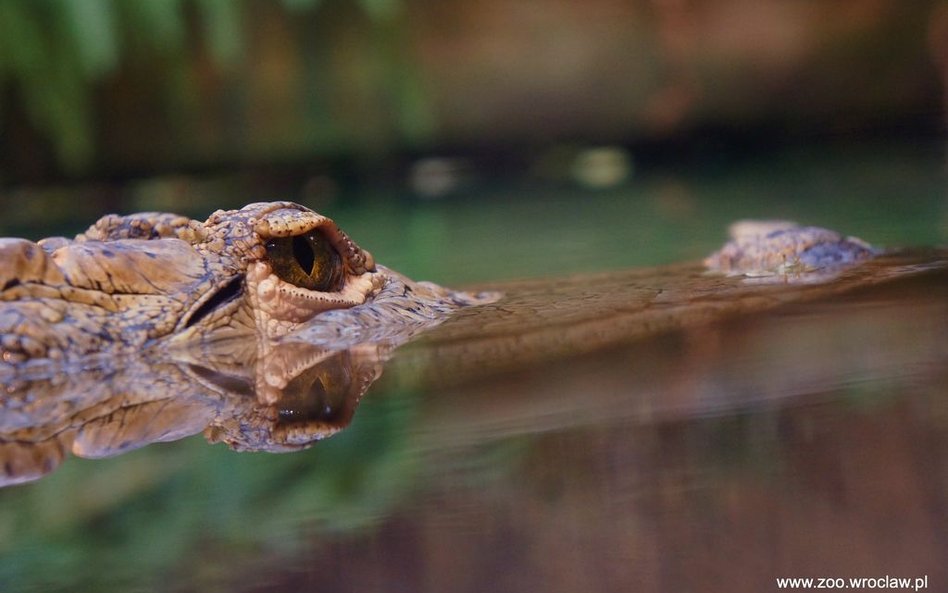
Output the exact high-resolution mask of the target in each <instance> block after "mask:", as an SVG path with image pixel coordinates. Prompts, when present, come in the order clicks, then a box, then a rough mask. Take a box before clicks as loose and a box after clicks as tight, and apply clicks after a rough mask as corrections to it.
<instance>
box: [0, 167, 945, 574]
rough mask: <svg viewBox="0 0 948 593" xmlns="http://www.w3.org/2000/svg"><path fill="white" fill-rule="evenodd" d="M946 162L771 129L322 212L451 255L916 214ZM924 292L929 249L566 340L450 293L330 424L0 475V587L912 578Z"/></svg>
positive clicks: (856, 224) (921, 472)
mask: <svg viewBox="0 0 948 593" xmlns="http://www.w3.org/2000/svg"><path fill="white" fill-rule="evenodd" d="M944 182H945V179H944V173H943V168H942V165H941V161H940V160H939V159H938V158H933V157H930V156H925V155H919V154H918V153H917V152H914V151H895V152H887V151H876V152H869V153H867V154H852V153H847V154H845V155H837V158H828V157H827V158H811V157H808V156H807V155H785V156H784V157H782V158H780V159H776V160H772V161H764V160H762V161H761V162H759V163H754V164H751V165H746V164H745V165H742V166H741V167H737V168H734V169H725V170H724V171H717V172H713V174H709V173H708V172H701V173H674V172H671V173H668V174H665V175H661V176H659V175H652V176H649V177H647V178H642V179H640V180H638V181H637V182H635V183H633V185H632V186H629V187H624V188H621V189H616V190H610V191H609V192H605V193H593V192H587V191H579V190H575V191H574V190H567V189H564V188H558V189H556V190H555V191H552V190H551V191H545V190H537V189H535V188H520V187H501V188H495V189H485V190H484V192H483V194H481V195H478V196H476V197H475V196H467V197H461V198H458V199H456V200H454V201H445V202H439V203H433V204H432V203H424V204H414V205H411V206H405V205H404V204H403V205H402V207H398V208H396V207H394V206H391V205H389V202H379V201H377V200H376V199H374V198H372V197H369V196H367V197H365V198H364V200H363V201H362V202H361V203H359V204H356V205H350V206H344V205H339V206H336V207H334V208H331V209H330V211H329V212H328V213H329V214H330V215H332V216H334V217H335V218H336V219H337V221H338V222H339V223H340V224H341V225H342V226H343V228H345V229H346V230H347V231H349V232H350V234H352V235H353V236H354V237H355V238H356V240H357V241H359V242H360V243H361V244H363V245H364V246H366V247H368V248H370V249H371V250H372V251H373V252H374V253H375V255H376V257H377V258H378V259H379V261H382V262H383V263H386V264H387V265H389V266H391V267H393V268H396V269H400V270H402V271H404V272H406V273H408V274H409V275H411V276H414V277H416V278H430V279H433V280H437V281H441V282H445V283H460V284H465V283H479V282H485V281H493V280H500V279H512V278H522V277H539V276H548V275H565V274H572V273H576V272H597V271H604V270H612V269H618V268H624V267H640V266H653V265H658V264H668V263H672V262H678V261H689V260H696V259H698V258H700V257H701V256H703V255H704V254H706V253H707V252H709V251H711V250H712V249H714V248H715V247H717V246H718V245H719V244H720V243H721V241H722V240H723V232H724V228H725V226H726V223H727V222H729V221H730V220H733V219H736V218H742V217H748V216H766V217H775V216H780V217H787V218H795V219H798V220H800V221H801V222H805V223H812V224H821V225H824V226H830V227H833V228H837V229H838V230H840V231H842V232H845V233H852V234H856V235H859V236H861V237H863V238H865V239H867V240H870V241H872V242H874V243H880V244H888V245H895V244H937V243H943V242H945V239H946V236H948V233H946V223H945V221H946V202H945V196H944V188H945V186H944ZM243 201H245V200H243ZM85 222H89V221H76V227H75V228H74V229H73V230H77V229H78V228H81V227H82V226H84V223H85ZM33 232H35V233H36V235H35V236H39V235H41V234H45V231H44V230H43V229H34V230H33ZM19 234H28V233H19ZM35 236H34V238H35ZM607 276H610V277H611V276H612V275H611V274H608V275H607ZM613 288H614V287H610V290H612V289H613ZM603 294H610V293H609V292H608V291H603ZM946 297H948V278H946V274H945V272H944V271H943V270H941V271H939V270H937V269H936V270H934V271H931V272H929V273H925V274H918V275H914V276H912V277H911V278H907V279H904V280H900V281H898V282H893V283H886V284H880V285H876V286H870V287H865V288H861V289H857V290H850V291H845V292H843V293H837V294H829V293H827V294H821V295H817V297H815V298H813V299H795V301H794V302H792V303H788V304H786V305H782V306H779V307H769V306H768V307H763V308H756V309H755V311H754V312H750V311H747V312H744V313H741V312H740V311H736V312H735V313H738V314H735V315H732V316H727V317H726V318H721V319H717V320H715V321H713V322H710V323H704V322H702V323H688V324H685V326H683V327H677V326H675V325H674V324H672V325H668V326H662V327H660V328H658V329H661V330H663V331H660V332H657V333H655V334H654V335H653V334H651V333H650V334H648V335H646V336H643V335H630V336H627V337H625V338H623V337H621V336H620V337H617V338H615V339H611V338H610V339H608V340H604V341H602V342H601V343H600V345H599V346H597V347H594V348H584V347H582V346H583V345H586V344H591V343H593V342H595V340H596V336H597V335H598V336H599V337H602V331H604V330H603V329H602V328H596V327H595V326H590V327H592V330H591V331H592V332H593V333H590V334H587V335H586V337H585V338H583V339H582V340H581V343H580V344H578V346H579V347H577V348H575V349H571V350H565V351H564V350H558V349H557V348H555V347H554V346H555V344H556V341H555V339H554V338H553V337H550V336H547V337H544V339H542V340H537V341H535V343H534V344H533V345H531V344H526V345H523V344H522V345H523V346H524V347H523V348H521V350H520V351H521V352H527V353H528V354H529V352H530V351H529V350H528V348H534V350H533V351H536V348H537V346H536V344H545V345H547V346H549V348H548V350H547V352H546V354H545V355H543V356H534V357H530V356H523V357H522V358H518V357H517V356H514V355H513V354H511V353H513V352H516V349H511V346H510V345H511V343H512V342H511V341H510V340H509V339H508V340H507V341H505V342H503V344H505V345H504V346H503V348H506V350H496V351H499V352H501V353H502V356H494V357H493V358H490V357H488V358H487V359H485V361H484V362H481V363H476V364H472V363H471V360H472V358H471V357H470V356H464V354H463V352H464V350H463V349H462V350H460V352H462V354H459V353H458V352H459V351H458V350H452V349H451V348H452V346H456V345H457V343H458V338H457V336H458V335H459V334H461V335H463V334H464V332H465V331H467V330H464V329H463V328H464V326H463V325H461V328H462V329H461V330H459V329H458V325H459V324H462V323H468V324H470V323H471V321H470V320H468V321H466V322H465V321H464V320H463V319H459V320H458V321H456V322H452V323H451V324H446V325H445V326H443V327H442V328H440V329H439V330H438V331H437V332H433V333H432V334H431V335H430V336H428V337H425V338H423V339H422V340H420V341H419V342H417V343H414V344H410V345H408V346H407V347H404V348H401V349H399V350H398V351H396V352H395V354H394V356H393V358H392V359H391V360H389V361H388V363H387V366H386V368H385V371H384V373H383V374H382V376H381V378H379V380H378V381H376V382H375V383H374V384H373V385H372V386H371V387H369V389H368V391H367V392H366V393H365V394H364V395H362V396H361V401H360V402H359V406H358V409H357V410H354V413H353V414H352V415H351V418H347V419H346V421H347V423H348V422H349V421H351V423H349V425H348V428H346V429H345V430H343V431H341V432H339V433H338V434H336V435H335V436H333V437H332V438H330V439H328V440H325V441H324V442H321V443H319V444H318V445H317V446H315V447H313V448H311V449H308V450H306V451H303V452H296V453H292V454H287V455H273V454H269V453H235V452H232V451H231V450H229V449H227V448H226V447H224V446H223V445H214V446H210V445H208V444H207V442H206V441H205V440H204V439H203V438H202V437H200V436H197V437H194V438H187V439H184V440H178V441H174V442H168V443H159V444H153V445H149V446H147V447H143V448H140V449H137V450H134V451H132V452H128V453H125V454H123V455H121V456H116V457H111V458H108V459H93V460H89V459H80V458H75V457H72V458H69V459H67V460H65V461H64V462H63V463H62V465H61V466H60V467H59V468H58V469H56V471H54V472H52V473H51V474H50V475H49V476H48V477H46V478H43V479H42V480H39V481H35V482H32V483H29V484H24V485H19V486H14V487H11V488H6V489H3V490H0V590H3V591H56V590H63V591H67V590H68V591H74V590H101V591H109V590H115V591H128V590H176V591H177V590H180V591H192V590H194V591H196V590H209V589H210V590H216V589H220V590H228V591H231V590H243V591H270V590H274V591H275V590H287V589H290V590H292V589H303V590H307V589H308V590H326V591H364V590H367V589H368V590H379V591H393V590H412V591H419V590H420V591H444V590H458V591H481V590H494V591H521V590H530V591H535V590H549V591H577V590H606V591H625V590H642V591H667V590H676V591H720V590H729V591H767V590H776V586H775V581H774V579H776V578H777V577H783V576H789V577H794V576H827V577H842V578H849V577H860V576H867V577H868V576H884V575H886V574H888V575H893V576H904V577H918V576H923V575H927V576H928V577H929V583H930V590H939V588H943V587H944V586H945V583H946V582H948V581H946V579H948V573H946V570H945V568H944V562H943V559H944V558H945V557H948V539H946V534H948V465H946V463H945V459H946V458H948V457H946V455H948V393H946V386H948V376H946V372H945V369H946V368H948V365H946V364H945V363H946V358H948V341H946V340H948V337H946V336H948V298H946ZM778 304H779V303H778ZM570 315H576V309H575V307H573V308H567V309H566V310H564V311H563V312H562V317H569V316H570ZM553 316H554V317H555V316H556V315H553ZM580 317H582V316H581V315H580ZM607 326H608V324H607ZM564 327H566V326H564ZM570 327H574V325H570ZM541 329H542V328H541ZM462 330H463V331H462ZM595 332H600V333H599V334H597V333H595ZM498 334H500V335H501V337H504V336H507V337H508V338H509V337H510V336H511V335H512V336H513V338H512V339H513V340H514V342H513V343H514V344H515V343H516V340H517V334H516V333H513V334H512V333H511V332H509V331H507V330H504V331H502V332H498ZM551 335H552V334H551ZM481 346H483V345H481ZM478 351H479V352H484V351H489V345H488V347H487V349H486V350H485V348H484V347H480V348H479V350H478ZM488 361H490V362H488ZM502 363H503V364H502ZM479 365H481V366H479ZM5 420H6V419H5ZM200 428H201V427H200V426H198V428H197V430H196V432H199V431H200Z"/></svg>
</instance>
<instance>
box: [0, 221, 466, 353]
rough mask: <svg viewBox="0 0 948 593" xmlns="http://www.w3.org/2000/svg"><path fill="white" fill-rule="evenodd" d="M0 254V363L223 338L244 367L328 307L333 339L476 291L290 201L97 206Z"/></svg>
mask: <svg viewBox="0 0 948 593" xmlns="http://www.w3.org/2000/svg"><path fill="white" fill-rule="evenodd" d="M0 261H2V262H3V266H0V334H2V341H0V367H2V366H3V365H4V363H5V365H6V366H7V367H14V368H18V367H22V366H23V365H24V364H28V363H31V362H32V361H37V360H41V361H60V360H69V359H76V358H80V357H85V358H87V357H89V356H91V355H97V354H103V355H105V356H112V355H114V354H115V353H116V352H117V351H122V350H124V351H131V352H140V351H142V350H150V349H164V350H167V349H176V350H188V349H191V350H193V349H194V348H195V346H196V345H198V346H200V347H201V348H203V349H205V350H206V349H207V347H208V345H215V344H222V343H226V344H228V345H229V346H228V349H224V350H223V351H224V352H225V354H224V356H225V357H230V358H232V359H233V362H234V363H235V364H246V361H249V360H252V358H253V357H254V356H256V355H258V354H259V353H260V351H261V348H264V349H265V346H266V344H268V343H270V342H272V341H273V340H277V339H280V338H283V337H285V336H287V335H288V334H290V333H291V332H293V331H295V330H297V329H299V328H301V327H303V326H306V325H307V324H309V322H312V321H313V320H314V318H317V317H322V316H324V315H326V314H328V313H332V312H340V311H345V312H347V314H348V315H349V317H345V316H344V317H340V316H339V315H335V316H328V317H326V319H327V323H328V322H329V321H331V322H332V323H329V325H328V327H329V328H330V329H329V330H328V331H329V333H328V334H326V333H325V332H324V336H325V335H328V338H326V339H328V340H332V339H334V337H335V336H341V335H342V334H345V333H347V332H348V333H349V334H351V329H352V327H354V326H355V327H358V326H359V324H362V326H365V325H371V326H372V327H375V328H386V327H392V326H404V325H405V323H404V322H406V321H414V322H416V323H415V326H418V325H419V324H423V323H428V322H435V321H437V320H439V319H440V318H442V317H443V316H444V315H443V314H444V313H446V312H449V311H450V310H453V309H454V308H456V307H457V306H460V305H463V304H469V303H473V302H476V299H473V298H471V299H466V298H465V295H463V293H455V292H452V291H449V290H446V289H443V288H441V287H437V286H435V285H431V284H427V283H414V282H412V281H410V280H408V279H407V278H404V277H403V276H401V275H399V274H397V273H395V272H393V271H391V270H388V269H386V268H384V267H382V266H377V265H376V264H375V261H374V259H373V258H372V255H371V254H369V252H368V251H366V250H364V249H362V248H360V247H359V246H358V245H356V244H355V243H354V242H353V241H352V240H351V239H350V238H349V237H348V236H347V235H346V234H345V233H344V232H342V231H341V230H340V229H339V228H338V227H337V226H336V224H335V223H334V222H333V221H332V220H330V219H329V218H326V217H325V216H321V215H319V214H317V213H315V212H313V211H312V210H309V209H308V208H305V207H303V206H300V205H298V204H294V203H291V202H272V203H256V204H250V205H248V206H246V207H244V208H241V209H240V210H228V211H223V210H222V211H218V212H215V213H214V214H212V215H211V216H210V218H208V219H207V221H205V222H199V221H195V220H192V219H189V218H186V217H182V216H176V215H173V214H159V213H142V214H135V215H130V216H115V215H112V216H106V217H104V218H102V219H100V220H99V221H98V222H96V223H95V224H94V225H93V226H91V227H90V228H89V229H88V230H87V231H86V232H85V233H83V234H81V235H78V236H77V237H76V238H75V239H74V240H67V239H63V238H51V239H44V240H42V241H40V242H39V243H32V242H30V241H26V240H24V239H0ZM419 311H420V312H421V313H422V314H421V315H419V314H418V313H419ZM333 324H334V325H333ZM324 345H325V346H327V347H332V346H334V344H331V343H325V344H324ZM347 346H349V344H343V345H340V347H347ZM0 370H2V368H0Z"/></svg>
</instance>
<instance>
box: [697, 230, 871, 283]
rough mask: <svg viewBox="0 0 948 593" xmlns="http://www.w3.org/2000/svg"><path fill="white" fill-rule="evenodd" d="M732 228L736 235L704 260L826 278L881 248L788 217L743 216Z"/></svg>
mask: <svg viewBox="0 0 948 593" xmlns="http://www.w3.org/2000/svg"><path fill="white" fill-rule="evenodd" d="M729 232H730V235H731V240H730V241H729V242H728V243H727V244H725V245H724V247H722V248H721V249H720V250H718V251H716V252H714V253H712V254H711V255H709V256H708V257H707V258H705V260H704V264H705V265H706V266H707V267H708V268H709V269H710V270H714V271H718V272H723V273H725V274H728V275H740V276H749V277H778V278H789V279H801V280H804V281H807V280H808V279H809V280H811V279H814V278H815V279H825V278H826V277H827V276H829V275H832V274H833V273H835V272H838V271H840V270H843V269H845V268H847V267H850V266H852V265H854V264H857V263H859V262H861V261H865V260H867V259H869V258H871V257H873V256H875V255H879V254H880V253H882V251H881V250H880V249H877V248H875V247H873V246H871V245H869V244H868V243H866V242H865V241H863V240H862V239H858V238H856V237H844V236H843V235H840V234H839V233H837V232H835V231H831V230H829V229H824V228H820V227H814V226H800V225H798V224H796V223H795V222H790V221H786V220H742V221H738V222H735V223H734V224H732V225H731V227H730V229H729ZM807 276H809V278H807Z"/></svg>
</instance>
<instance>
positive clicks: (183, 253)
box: [0, 202, 946, 485]
mask: <svg viewBox="0 0 948 593" xmlns="http://www.w3.org/2000/svg"><path fill="white" fill-rule="evenodd" d="M731 234H732V240H731V241H730V242H729V243H727V244H725V246H724V247H723V248H722V249H721V250H719V251H718V252H716V253H714V254H712V255H711V256H709V257H708V258H707V259H706V260H705V261H704V262H703V264H694V263H688V264H679V265H673V266H666V267H662V268H655V269H644V270H632V271H626V272H609V273H603V274H587V275H584V276H580V277H576V278H568V279H559V280H538V281H527V282H519V283H508V284H504V285H496V286H486V287H484V290H480V291H469V292H464V291H455V290H451V289H447V288H443V287H441V286H438V285H436V284H433V283H429V282H415V281H412V280H410V279H408V278H407V277H405V276H403V275H401V274H399V273H397V272H395V271H393V270H390V269H388V268H386V267H384V266H382V265H380V264H377V263H376V262H375V260H374V258H373V256H372V255H371V254H370V253H369V252H368V251H367V250H365V249H363V248H361V247H359V246H358V245H357V244H356V243H355V242H354V241H353V240H352V239H350V238H349V237H348V235H346V234H345V233H344V232H343V231H342V230H340V229H339V228H338V226H336V224H335V223H334V222H333V221H332V220H330V219H329V218H326V217H324V216H322V215H319V214H317V213H315V212H313V211H312V210H309V209H308V208H305V207H303V206H300V205H298V204H294V203H291V202H272V203H256V204H250V205H248V206H246V207H244V208H242V209H239V210H227V211H223V210H221V211H218V212H215V213H214V214H212V215H211V216H210V217H209V218H208V219H207V221H205V222H199V221H195V220H192V219H190V218H186V217H181V216H176V215H172V214H160V213H141V214H133V215H128V216H115V215H112V216H106V217H104V218H102V219H100V220H99V221H98V222H96V223H95V224H93V225H92V226H91V227H90V228H89V229H88V230H86V231H85V232H84V233H81V234H80V235H78V236H76V237H75V238H74V239H65V238H61V237H55V238H49V239H44V240H41V241H39V242H38V243H33V242H30V241H27V240H24V239H0V257H2V261H3V266H2V268H0V286H2V291H0V333H2V337H0V349H2V353H0V381H2V383H3V386H4V388H5V390H4V391H3V392H2V393H0V463H2V467H3V469H4V471H3V472H2V473H0V485H4V484H13V483H19V482H23V481H28V480H32V479H36V478H38V477H40V476H42V475H45V474H46V473H48V472H50V471H52V469H54V468H55V467H56V466H57V465H58V464H59V463H60V462H61V461H62V459H63V458H64V456H65V455H66V452H67V451H68V452H71V453H72V454H75V455H79V456H83V457H104V456H110V455H115V454H119V453H122V452H125V451H127V450H130V449H134V448H136V447H140V446H144V445H147V444H148V443H151V442H155V441H161V440H173V439H177V438H182V437H184V436H187V435H191V434H195V433H198V432H202V431H203V432H204V434H205V436H206V437H207V439H208V440H210V441H211V442H224V443H226V444H228V445H229V446H231V447H232V448H235V449H239V450H265V451H288V450H296V449H300V448H305V447H308V446H310V445H311V444H312V443H314V442H315V441H318V440H320V439H322V438H325V437H327V436H330V435H331V434H334V433H335V432H338V431H339V430H341V429H342V428H344V427H345V426H346V424H348V422H349V420H350V419H351V418H352V414H353V412H354V410H355V408H356V406H357V405H358V402H359V401H360V399H361V397H362V396H363V394H364V393H365V392H366V390H367V389H368V388H369V386H370V385H371V384H372V383H373V382H374V381H375V380H377V379H378V378H379V377H380V375H381V374H382V369H383V367H386V368H388V367H389V366H390V365H389V363H390V362H391V363H395V364H394V365H393V366H391V368H392V369H394V372H393V375H394V376H395V377H396V378H397V379H396V380H397V381H398V382H399V384H401V385H408V386H415V387H428V388H430V387H435V388H437V387H439V386H445V385H449V384H458V383H463V382H464V381H468V380H470V379H472V378H474V377H483V376H484V375H485V374H490V373H498V372H503V371H505V370H512V369H516V368H522V367H524V366H526V365H534V364H538V363H543V362H545V361H551V360H560V359H563V358H564V357H569V356H577V355H580V354H583V353H587V352H593V351H597V350H600V351H601V350H604V349H606V348H610V347H613V346H615V345H616V344H620V343H626V342H629V341H630V340H639V339H641V338H643V337H646V336H652V335H656V334H658V333H660V332H664V331H667V330H672V329H680V328H687V327H693V326H696V325H701V324H706V323H708V322H711V321H715V320H718V319H722V318H724V317H726V316H728V315H734V314H740V313H748V312H751V311H760V310H764V309H769V308H773V307H775V306H778V305H780V304H783V303H788V302H795V301H803V300H812V299H816V298H822V297H826V296H827V295H832V294H837V293H840V292H845V291H850V290H852V289H854V288H859V287H865V286H867V285H872V284H877V283H884V282H888V281H890V280H892V279H896V278H901V277H904V276H907V275H912V274H915V273H917V272H919V271H924V269H926V266H929V267H930V266H932V265H934V266H936V267H937V266H943V265H944V263H945V261H946V260H945V258H944V257H943V256H939V257H937V258H934V259H931V258H929V259H928V260H926V259H925V258H922V259H921V260H916V259H912V258H908V259H905V258H902V259H898V258H897V259H895V260H893V261H886V258H885V257H882V256H884V255H885V253H884V252H883V251H882V250H879V249H876V248H874V247H871V246H869V245H868V244H867V243H865V242H863V241H861V240H859V239H855V238H851V237H843V236H841V235H839V234H837V233H835V232H832V231H829V230H826V229H820V228H817V227H802V226H798V225H795V224H793V223H789V222H783V221H765V222H756V223H751V222H746V221H745V222H741V223H739V224H736V225H734V226H733V227H732V229H731ZM871 260H877V261H878V262H879V263H878V265H875V266H872V265H868V264H867V262H870V261H871ZM857 264H867V265H857ZM408 341H413V342H414V343H413V344H412V345H411V346H409V347H408V348H407V349H404V348H402V346H403V345H404V344H405V343H406V342H408ZM396 349H398V350H399V352H398V355H397V356H395V351H396ZM393 356H395V360H392V361H390V360H389V359H390V358H392V357H393Z"/></svg>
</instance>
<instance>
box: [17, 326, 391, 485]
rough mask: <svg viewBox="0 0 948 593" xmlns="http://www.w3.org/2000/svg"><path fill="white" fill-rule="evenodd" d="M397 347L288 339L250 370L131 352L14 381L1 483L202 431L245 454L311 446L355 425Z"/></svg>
mask: <svg viewBox="0 0 948 593" xmlns="http://www.w3.org/2000/svg"><path fill="white" fill-rule="evenodd" d="M390 351H391V348H389V347H387V346H380V345H363V346H359V347H355V348H350V349H346V350H335V351H334V350H327V349H324V348H320V347H318V346H314V345H311V344H306V343H302V342H299V343H287V344H280V345H278V346H277V347H275V348H274V349H273V350H272V351H271V352H269V353H268V354H267V355H266V356H265V357H263V358H261V359H259V360H256V361H253V363H252V364H250V365H249V366H245V367H241V366H240V365H218V366H216V367H215V366H212V365H211V364H209V363H205V364H204V365H201V364H197V363H194V362H186V363H181V362H168V361H164V362H161V361H149V360H146V359H141V358H129V359H127V360H122V361H120V366H119V365H113V366H109V367H102V368H93V369H85V370H83V371H82V372H79V373H76V374H70V375H68V376H66V375H60V376H51V377H45V378H34V379H26V380H20V381H17V382H14V383H11V384H8V385H7V386H6V394H5V398H4V406H3V413H2V415H0V460H2V462H3V472H2V474H0V485H4V486H6V485H12V484H18V483H22V482H28V481H31V480H35V479H38V478H41V477H43V476H44V475H46V474H48V473H50V472H51V471H53V470H54V469H56V468H57V467H58V466H59V465H60V463H61V462H62V461H63V460H64V458H65V457H66V456H67V455H69V454H70V453H71V454H73V455H76V456H79V457H85V458H102V457H110V456H114V455H118V454H121V453H126V452H128V451H130V450H133V449H136V448H139V447H142V446H145V445H148V444H151V443H156V442H161V441H172V440H177V439H181V438H184V437H186V436H190V435H193V434H197V433H200V432H203V433H204V436H205V437H206V438H207V440H208V441H209V442H211V443H218V442H223V443H226V444H227V445H228V446H230V447H231V448H233V449H237V450H242V451H269V452H282V451H295V450H299V449H303V448H306V447H308V446H310V445H312V444H313V443H315V442H316V441H318V440H320V439H323V438H325V437H328V436H331V435H333V434H335V433H336V432H338V431H340V430H342V429H343V428H345V427H346V426H347V425H348V424H349V423H350V421H351V420H352V417H353V414H354V413H355V410H356V407H357V406H358V404H359V400H360V399H361V397H362V395H363V394H364V393H365V391H366V390H367V389H368V388H369V386H370V385H371V384H372V382H373V381H375V379H376V378H378V376H379V375H380V373H381V369H382V364H383V362H384V360H385V359H386V357H388V356H389V353H390ZM258 396H259V397H258Z"/></svg>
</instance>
